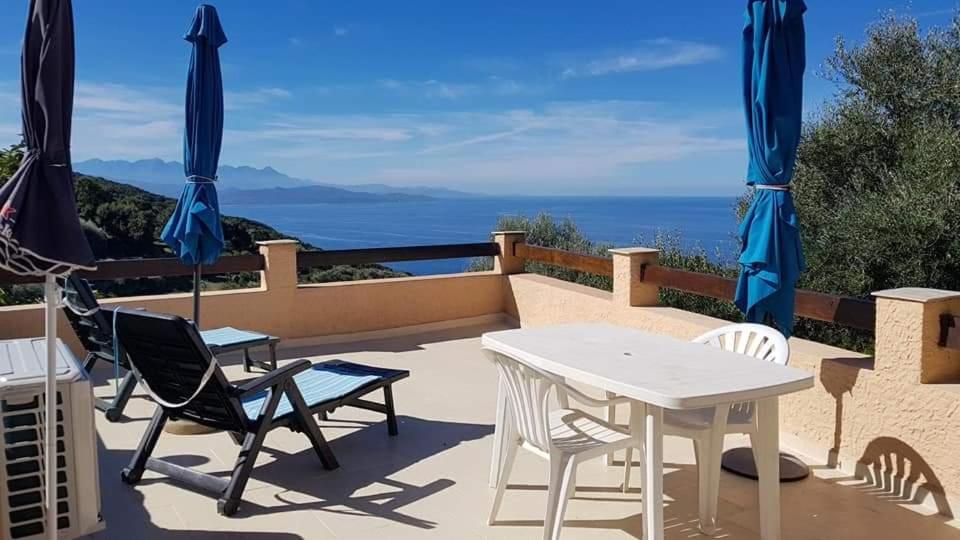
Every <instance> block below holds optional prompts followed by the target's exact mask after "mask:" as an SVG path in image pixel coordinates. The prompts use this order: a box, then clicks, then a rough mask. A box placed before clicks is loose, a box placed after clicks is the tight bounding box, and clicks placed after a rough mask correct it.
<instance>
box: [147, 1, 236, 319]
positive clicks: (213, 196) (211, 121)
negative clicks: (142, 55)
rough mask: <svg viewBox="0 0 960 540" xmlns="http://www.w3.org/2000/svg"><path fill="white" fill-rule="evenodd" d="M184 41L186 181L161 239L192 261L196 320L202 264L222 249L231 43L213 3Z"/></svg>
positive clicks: (214, 258) (199, 13) (212, 260)
mask: <svg viewBox="0 0 960 540" xmlns="http://www.w3.org/2000/svg"><path fill="white" fill-rule="evenodd" d="M184 39H186V40H187V41H189V42H190V43H192V44H193V52H192V54H191V56H190V70H189V71H188V73H187V99H186V127H185V129H184V134H183V167H184V174H185V175H186V177H187V183H186V185H185V186H184V188H183V192H182V193H181V195H180V200H179V201H178V202H177V207H176V208H175V209H174V211H173V215H172V216H170V220H169V221H168V222H167V224H166V225H165V226H164V228H163V232H162V233H161V238H163V241H164V242H166V243H167V245H169V246H170V247H171V248H172V249H173V251H174V253H176V254H177V257H179V258H180V260H181V261H183V263H184V264H189V265H193V268H194V271H193V311H194V313H193V318H194V321H196V322H197V324H198V325H199V318H200V268H201V265H210V264H213V263H215V262H216V261H217V259H218V258H219V257H220V252H221V251H223V246H224V241H223V228H222V227H221V225H220V203H219V201H218V200H217V188H216V181H217V165H218V163H219V161H220V146H221V143H222V141H223V79H222V77H221V75H220V53H219V52H218V49H219V48H220V46H221V45H223V44H224V43H226V42H227V36H226V35H225V34H224V32H223V27H222V26H220V18H219V17H218V16H217V10H216V8H214V7H213V6H210V5H206V4H203V5H201V6H199V7H198V8H197V12H196V14H195V15H194V18H193V23H192V24H191V26H190V30H189V31H188V32H187V34H186V36H184Z"/></svg>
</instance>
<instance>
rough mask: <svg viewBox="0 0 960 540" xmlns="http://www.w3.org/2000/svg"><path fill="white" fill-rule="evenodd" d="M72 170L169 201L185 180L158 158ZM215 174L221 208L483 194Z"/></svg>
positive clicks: (178, 166) (274, 173)
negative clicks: (156, 195)
mask: <svg viewBox="0 0 960 540" xmlns="http://www.w3.org/2000/svg"><path fill="white" fill-rule="evenodd" d="M73 168H74V170H75V171H77V172H79V173H83V174H88V175H91V176H100V177H103V178H107V179H109V180H114V181H117V182H125V183H128V184H132V185H134V186H136V187H139V188H141V189H144V190H147V191H150V192H153V193H156V194H159V195H165V196H168V197H176V196H178V195H179V193H180V190H181V189H182V188H183V182H184V178H183V164H182V163H180V162H177V161H164V160H162V159H141V160H138V161H125V160H109V161H106V160H102V159H90V160H87V161H80V162H77V163H74V164H73ZM218 174H219V178H220V182H219V183H218V186H217V187H218V188H219V192H220V194H221V200H222V202H223V203H224V204H230V203H237V204H243V203H254V202H256V203H261V204H290V203H300V204H304V203H342V202H351V203H356V202H406V201H416V200H426V199H463V198H473V197H480V196H482V195H478V194H476V193H467V192H463V191H456V190H452V189H446V188H438V187H429V186H389V185H386V184H357V185H349V184H329V183H320V182H314V181H311V180H305V179H303V178H294V177H292V176H288V175H286V174H283V173H282V172H280V171H278V170H276V169H274V168H273V167H264V168H262V169H258V168H255V167H234V166H230V165H221V166H220V168H219V171H218Z"/></svg>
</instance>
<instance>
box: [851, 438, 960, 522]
mask: <svg viewBox="0 0 960 540" xmlns="http://www.w3.org/2000/svg"><path fill="white" fill-rule="evenodd" d="M854 478H856V479H858V480H861V481H863V483H862V484H859V485H857V486H855V487H856V489H858V490H860V491H862V492H864V493H867V494H870V495H872V496H874V497H879V498H881V499H883V500H885V501H889V502H892V503H896V504H915V505H920V504H923V502H924V500H925V499H926V498H927V497H931V498H932V499H933V502H934V504H935V506H936V508H937V512H938V513H939V515H936V516H930V517H934V518H940V519H942V520H943V521H945V522H946V521H949V520H951V519H953V517H954V516H953V512H952V511H951V510H950V504H949V502H948V501H947V495H946V492H945V491H944V489H943V484H941V483H940V479H939V478H937V475H936V473H935V472H934V471H933V468H931V467H930V464H929V463H927V462H926V460H924V459H923V457H922V456H921V455H920V453H919V452H917V451H916V450H915V449H914V448H913V447H911V446H910V445H908V444H907V443H905V442H903V441H902V440H900V439H897V438H895V437H878V438H876V439H874V440H873V441H871V442H870V444H868V445H867V448H866V449H865V450H864V452H863V455H862V456H861V457H860V459H859V461H858V462H857V466H856V472H855V474H854Z"/></svg>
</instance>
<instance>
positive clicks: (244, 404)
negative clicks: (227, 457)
mask: <svg viewBox="0 0 960 540" xmlns="http://www.w3.org/2000/svg"><path fill="white" fill-rule="evenodd" d="M116 316H117V321H116V325H117V336H118V338H119V339H120V342H121V344H122V345H123V349H124V351H125V353H126V354H127V355H128V357H129V361H130V363H131V364H132V367H133V368H135V369H136V372H137V373H138V374H139V378H140V380H141V382H143V383H144V384H145V386H146V387H147V390H148V392H149V393H150V394H151V395H152V396H153V397H154V399H155V400H157V402H158V404H159V406H158V407H157V411H156V413H155V414H154V415H153V419H152V420H151V421H150V426H149V427H148V428H147V431H146V433H144V435H143V439H142V440H141V441H140V445H139V446H138V447H137V450H136V452H134V454H133V458H132V459H131V460H130V465H129V466H128V467H127V468H125V469H124V470H123V473H122V478H123V481H124V482H126V483H128V484H136V483H137V482H139V481H140V478H141V477H142V475H143V472H144V470H145V469H149V470H151V471H154V472H159V473H162V474H165V475H167V476H169V477H171V478H174V479H175V480H178V481H181V482H184V483H186V484H187V485H189V486H191V487H194V488H197V489H200V490H203V491H210V492H213V493H215V494H216V495H217V496H218V501H217V511H218V512H219V513H221V514H223V515H226V516H230V515H233V514H234V513H235V512H236V511H237V509H238V507H239V505H240V498H241V496H242V495H243V489H244V487H245V486H246V484H247V479H248V478H249V477H250V473H251V471H252V470H253V465H254V463H255V462H256V459H257V454H258V453H259V452H260V448H261V446H262V445H263V441H264V437H266V435H267V433H268V432H270V431H271V430H273V429H276V428H279V427H287V428H289V429H291V430H293V431H298V432H302V433H304V434H305V435H306V436H307V438H309V439H310V442H311V443H313V449H314V450H315V451H316V453H317V456H319V458H320V461H321V463H322V464H323V466H324V467H325V468H327V469H335V468H337V467H338V466H339V465H338V464H337V460H336V458H335V457H334V456H333V452H332V451H331V450H330V447H329V445H328V444H327V441H326V440H325V439H324V438H323V435H322V434H321V433H320V428H319V427H318V425H317V422H316V420H315V419H314V418H313V415H314V414H316V415H326V414H327V413H329V412H331V411H333V410H334V409H336V408H337V407H341V406H350V407H359V408H361V409H368V410H373V411H377V412H380V413H383V414H386V416H387V429H388V433H389V434H390V435H391V436H393V435H396V434H397V420H396V414H395V412H394V407H393V392H392V387H391V385H392V384H393V383H395V382H397V381H398V380H400V379H403V378H406V377H408V376H409V375H410V372H409V371H405V370H392V369H381V368H375V367H370V366H363V365H359V364H352V363H349V362H343V361H339V360H333V361H329V362H321V363H318V364H311V363H310V362H309V361H307V360H297V361H295V362H293V363H291V364H287V365H286V366H283V367H282V368H279V369H277V370H275V371H272V372H270V373H267V374H266V375H262V376H260V377H259V378H257V379H254V380H252V381H249V382H246V383H244V384H241V385H234V384H230V382H229V381H227V379H226V378H225V377H224V375H223V372H222V371H221V370H220V367H219V366H218V365H217V364H216V362H215V360H214V358H213V355H212V354H211V353H210V350H209V349H208V348H207V347H206V346H205V345H204V343H203V341H202V340H201V339H200V334H199V333H198V332H197V330H196V328H195V327H194V326H193V324H191V323H189V322H188V321H186V320H185V319H183V318H181V317H176V316H172V315H162V314H156V313H149V312H145V311H131V310H126V309H121V310H119V311H118V312H117V315H116ZM381 388H382V389H383V397H384V403H383V404H380V403H375V402H372V401H367V400H364V399H362V397H363V396H365V395H367V394H369V393H371V392H373V391H375V390H378V389H381ZM169 419H187V420H191V421H193V422H196V423H198V424H201V425H203V426H207V427H211V428H215V429H220V430H224V431H227V432H229V433H230V434H231V436H232V437H233V439H234V441H236V442H237V443H238V444H241V449H240V454H239V456H238V457H237V462H236V465H235V466H234V469H233V473H232V475H231V476H230V478H229V479H227V478H221V477H217V476H212V475H209V474H204V473H201V472H198V471H195V470H192V469H189V468H187V467H182V466H180V465H175V464H173V463H170V462H168V461H163V460H160V459H154V458H151V457H150V454H151V452H153V449H154V446H155V445H156V444H157V440H158V439H159V437H160V434H161V432H162V431H163V426H164V424H165V423H166V422H167V420H169Z"/></svg>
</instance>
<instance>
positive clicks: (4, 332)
mask: <svg viewBox="0 0 960 540" xmlns="http://www.w3.org/2000/svg"><path fill="white" fill-rule="evenodd" d="M259 246H260V253H261V254H262V255H263V256H264V259H265V269H264V270H263V271H262V272H261V276H260V286H259V287H257V288H252V289H239V290H223V291H205V292H204V293H203V294H202V299H201V309H202V313H203V317H202V319H201V320H202V324H203V327H204V328H216V327H222V326H233V327H235V328H246V329H251V330H257V331H260V332H264V333H268V334H272V335H275V336H278V337H280V338H283V339H296V338H313V337H318V336H327V337H332V336H336V335H340V334H355V333H373V334H372V335H373V336H375V334H376V332H378V331H390V330H396V329H401V328H406V327H418V328H421V327H423V326H424V325H428V326H429V327H447V326H457V325H464V324H471V323H478V322H484V321H487V320H489V319H500V318H502V317H503V293H502V288H503V282H504V278H503V275H502V274H500V273H498V272H471V273H462V274H448V275H442V276H423V277H409V278H396V279H377V280H367V281H351V282H334V283H322V284H299V283H298V282H297V249H298V247H299V246H298V243H297V242H296V241H293V240H276V241H269V242H260V243H259ZM102 305H103V308H104V309H113V308H114V307H117V306H126V307H132V308H144V309H147V310H150V311H157V312H163V313H173V314H176V315H180V316H183V317H189V316H191V313H192V309H193V308H192V295H191V294H190V293H182V294H181V293H178V294H166V295H156V296H139V297H124V298H111V299H104V300H103V301H102ZM58 328H59V329H60V335H61V336H62V338H63V339H64V341H65V342H66V343H67V344H68V345H69V346H70V347H71V349H72V350H73V351H74V352H75V353H77V354H80V353H81V352H82V348H81V347H80V344H79V342H78V341H77V339H76V337H75V336H74V334H73V331H72V330H71V329H70V326H69V324H68V322H67V320H66V318H65V317H64V316H63V315H62V314H61V315H60V317H59V326H58ZM39 335H43V306H42V305H40V304H36V305H25V306H7V307H0V339H13V338H22V337H31V336H39ZM345 339H346V338H345Z"/></svg>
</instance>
